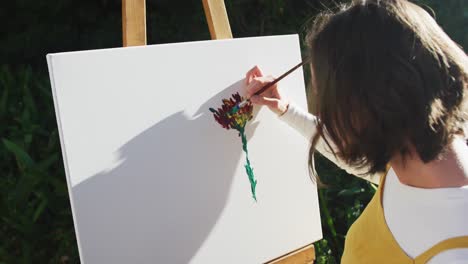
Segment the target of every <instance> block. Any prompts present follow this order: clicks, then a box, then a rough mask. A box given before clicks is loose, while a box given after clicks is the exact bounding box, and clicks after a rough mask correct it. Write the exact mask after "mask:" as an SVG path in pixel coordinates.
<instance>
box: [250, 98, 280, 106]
mask: <svg viewBox="0 0 468 264" xmlns="http://www.w3.org/2000/svg"><path fill="white" fill-rule="evenodd" d="M250 101H251V102H252V103H254V104H258V105H266V106H269V107H271V108H273V109H276V108H278V105H279V100H278V99H274V98H268V97H265V96H261V95H254V96H252V97H251V98H250Z"/></svg>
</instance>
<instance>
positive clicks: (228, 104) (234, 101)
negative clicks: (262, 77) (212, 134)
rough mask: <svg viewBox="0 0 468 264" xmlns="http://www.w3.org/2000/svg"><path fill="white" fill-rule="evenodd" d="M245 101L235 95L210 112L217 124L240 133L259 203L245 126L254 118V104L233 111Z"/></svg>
mask: <svg viewBox="0 0 468 264" xmlns="http://www.w3.org/2000/svg"><path fill="white" fill-rule="evenodd" d="M243 100H244V98H242V97H241V96H240V95H239V93H235V94H233V95H232V98H229V99H223V100H222V101H223V104H222V105H221V107H220V108H218V109H217V110H215V109H214V108H210V111H211V112H212V113H213V116H214V118H215V120H216V122H218V123H219V124H220V125H221V126H222V127H223V128H226V129H234V130H237V131H238V132H239V136H240V137H241V140H242V149H243V150H244V152H245V158H246V164H245V165H244V167H245V172H246V173H247V176H248V178H249V181H250V191H251V192H252V197H253V198H254V200H255V201H257V196H256V194H255V187H256V186H257V180H255V177H254V174H253V168H252V166H250V160H249V151H248V150H247V136H246V135H245V125H246V124H247V122H249V121H250V120H251V119H252V117H253V115H252V112H253V106H252V103H251V102H250V101H249V102H247V103H246V104H244V105H243V106H242V107H240V108H239V109H238V110H237V111H233V108H234V107H236V106H238V105H239V104H240V103H241V102H242V101H243Z"/></svg>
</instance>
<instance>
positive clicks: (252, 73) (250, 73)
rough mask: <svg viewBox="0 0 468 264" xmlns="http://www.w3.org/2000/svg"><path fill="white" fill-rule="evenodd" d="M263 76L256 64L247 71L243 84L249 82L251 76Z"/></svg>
mask: <svg viewBox="0 0 468 264" xmlns="http://www.w3.org/2000/svg"><path fill="white" fill-rule="evenodd" d="M262 76H263V73H262V71H261V70H260V68H259V67H258V66H256V65H255V66H254V67H253V68H252V69H250V71H248V72H247V74H246V75H245V84H247V85H248V84H250V82H251V81H252V79H253V78H255V77H262Z"/></svg>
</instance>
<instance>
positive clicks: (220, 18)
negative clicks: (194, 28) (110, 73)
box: [122, 0, 315, 264]
mask: <svg viewBox="0 0 468 264" xmlns="http://www.w3.org/2000/svg"><path fill="white" fill-rule="evenodd" d="M145 1H146V0H122V29H123V45H124V47H128V46H142V45H146V2H145ZM202 2H203V8H204V10H205V16H206V20H207V22H208V28H209V30H210V35H211V39H227V38H232V32H231V26H230V25H229V20H228V16H227V12H226V7H225V5H224V1H223V0H202ZM314 260H315V250H314V245H313V244H309V245H306V246H304V247H302V248H299V249H297V250H295V251H293V252H289V253H286V254H285V255H283V256H280V257H278V258H275V259H273V260H271V261H269V262H267V264H309V263H313V262H314Z"/></svg>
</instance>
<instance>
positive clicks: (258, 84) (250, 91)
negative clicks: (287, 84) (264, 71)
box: [246, 76, 276, 98]
mask: <svg viewBox="0 0 468 264" xmlns="http://www.w3.org/2000/svg"><path fill="white" fill-rule="evenodd" d="M272 81H274V78H273V77H271V76H262V77H254V78H253V79H252V80H251V81H250V84H249V85H248V86H247V89H246V96H247V98H250V97H251V96H252V95H254V94H255V93H256V92H258V91H259V90H260V89H262V88H263V87H264V86H265V85H267V84H268V83H270V82H272ZM275 86H276V85H275ZM274 89H276V87H270V88H269V89H268V90H269V91H272V90H274ZM264 94H265V93H264ZM266 94H271V92H266Z"/></svg>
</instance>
